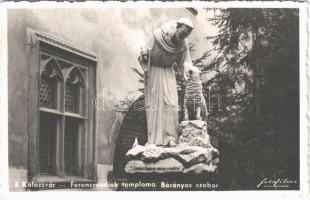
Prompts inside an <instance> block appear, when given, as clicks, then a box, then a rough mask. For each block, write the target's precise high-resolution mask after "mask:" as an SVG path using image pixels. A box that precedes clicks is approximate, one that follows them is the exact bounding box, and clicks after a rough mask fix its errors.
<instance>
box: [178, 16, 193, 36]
mask: <svg viewBox="0 0 310 200" xmlns="http://www.w3.org/2000/svg"><path fill="white" fill-rule="evenodd" d="M193 28H194V26H193V22H192V21H191V20H190V19H188V18H185V17H182V18H180V19H178V20H177V29H176V33H175V34H176V38H177V39H178V40H179V41H182V40H185V38H187V37H188V36H189V35H190V34H191V32H192V30H193Z"/></svg>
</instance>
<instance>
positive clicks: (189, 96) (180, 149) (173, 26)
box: [125, 18, 219, 174]
mask: <svg viewBox="0 0 310 200" xmlns="http://www.w3.org/2000/svg"><path fill="white" fill-rule="evenodd" d="M192 28H193V25H192V22H191V21H190V20H188V19H184V18H181V19H179V20H177V21H176V22H175V21H172V22H169V23H166V24H164V25H162V26H161V28H159V29H158V30H156V31H155V33H154V38H153V40H152V41H151V42H150V43H149V44H148V45H147V46H146V47H145V48H144V49H143V50H142V52H141V55H140V57H139V61H140V64H141V66H142V68H143V70H144V72H145V106H146V108H145V110H146V115H147V129H148V143H147V144H146V145H145V146H143V145H139V143H138V140H137V139H136V140H135V142H134V144H133V146H132V149H130V150H129V151H128V152H127V153H126V157H127V160H128V161H127V164H126V166H125V172H126V173H129V174H134V173H180V174H187V173H195V174H201V173H215V172H216V170H217V168H218V163H219V151H218V150H217V149H216V148H214V147H213V146H212V144H211V142H210V136H209V135H208V133H207V116H208V113H207V106H206V102H205V99H204V97H203V94H202V84H201V80H200V74H201V72H200V70H199V69H198V68H197V67H195V66H193V65H192V62H191V58H190V55H189V50H188V44H187V41H186V37H187V36H188V35H189V34H190V33H191V31H192ZM173 68H177V69H180V70H181V74H182V75H183V78H184V79H185V80H187V75H188V77H189V78H188V82H187V86H186V91H185V99H184V107H185V119H184V121H182V122H181V124H179V122H178V93H177V84H176V79H175V75H174V71H173ZM179 134H180V137H178V135H179ZM167 144H168V145H167Z"/></svg>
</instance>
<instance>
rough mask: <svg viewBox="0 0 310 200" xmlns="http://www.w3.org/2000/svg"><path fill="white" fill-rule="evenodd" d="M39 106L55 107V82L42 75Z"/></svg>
mask: <svg viewBox="0 0 310 200" xmlns="http://www.w3.org/2000/svg"><path fill="white" fill-rule="evenodd" d="M40 107H46V108H53V109H54V108H56V82H55V80H54V79H51V78H46V77H44V76H42V78H41V85H40Z"/></svg>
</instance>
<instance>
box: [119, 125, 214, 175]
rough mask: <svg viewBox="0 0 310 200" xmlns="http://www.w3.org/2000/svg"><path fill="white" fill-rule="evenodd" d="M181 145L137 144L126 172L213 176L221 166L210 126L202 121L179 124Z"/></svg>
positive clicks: (128, 156) (131, 151)
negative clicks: (206, 173) (209, 132)
mask: <svg viewBox="0 0 310 200" xmlns="http://www.w3.org/2000/svg"><path fill="white" fill-rule="evenodd" d="M180 133H181V136H180V137H179V144H178V145H177V146H174V147H162V146H155V145H145V146H142V145H139V144H138V141H137V140H136V141H135V143H134V145H133V147H132V149H130V150H129V151H128V152H127V154H126V156H127V158H128V162H127V164H126V167H125V171H126V172H127V173H129V174H134V173H161V174H162V173H183V174H186V173H195V174H200V173H202V172H208V173H213V172H215V171H216V169H217V166H218V163H219V152H218V150H217V149H215V148H214V147H213V146H212V145H211V143H210V138H209V135H208V134H207V124H206V122H204V121H200V120H191V121H183V122H182V123H181V124H180Z"/></svg>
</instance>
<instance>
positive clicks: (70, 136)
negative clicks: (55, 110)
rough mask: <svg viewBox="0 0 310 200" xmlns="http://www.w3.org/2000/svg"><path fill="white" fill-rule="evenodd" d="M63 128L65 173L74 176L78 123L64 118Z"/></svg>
mask: <svg viewBox="0 0 310 200" xmlns="http://www.w3.org/2000/svg"><path fill="white" fill-rule="evenodd" d="M65 127H66V128H65V149H64V155H65V173H66V174H74V173H75V168H74V167H75V163H76V159H77V141H78V131H79V121H78V120H76V119H72V118H66V125H65Z"/></svg>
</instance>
